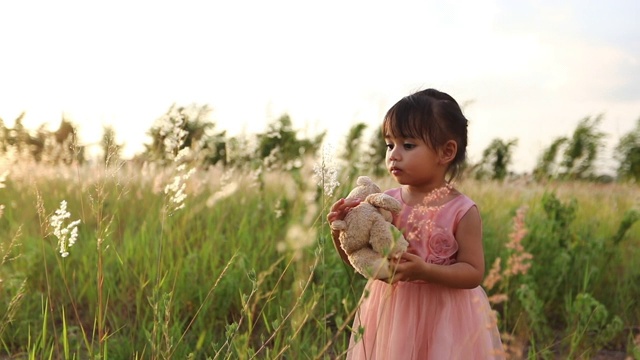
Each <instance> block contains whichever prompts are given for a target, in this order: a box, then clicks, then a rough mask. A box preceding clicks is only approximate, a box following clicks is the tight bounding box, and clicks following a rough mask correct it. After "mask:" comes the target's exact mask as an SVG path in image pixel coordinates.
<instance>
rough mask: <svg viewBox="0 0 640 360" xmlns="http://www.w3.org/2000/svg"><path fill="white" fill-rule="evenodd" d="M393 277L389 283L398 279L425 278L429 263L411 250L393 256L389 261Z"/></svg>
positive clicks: (413, 279) (393, 282)
mask: <svg viewBox="0 0 640 360" xmlns="http://www.w3.org/2000/svg"><path fill="white" fill-rule="evenodd" d="M389 267H390V270H391V273H392V274H393V275H392V277H391V278H390V279H389V283H391V284H395V283H397V282H398V281H415V280H422V279H424V274H425V273H426V272H427V267H428V265H427V263H426V262H425V261H424V260H423V259H422V258H421V257H420V256H418V255H415V254H412V253H410V252H405V253H402V255H400V256H398V257H395V258H392V259H391V260H390V262H389Z"/></svg>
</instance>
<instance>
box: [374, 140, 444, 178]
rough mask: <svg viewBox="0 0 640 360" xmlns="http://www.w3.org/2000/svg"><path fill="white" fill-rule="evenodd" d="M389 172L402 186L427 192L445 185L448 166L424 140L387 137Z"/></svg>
mask: <svg viewBox="0 0 640 360" xmlns="http://www.w3.org/2000/svg"><path fill="white" fill-rule="evenodd" d="M385 141H386V143H387V155H386V164H387V170H388V171H389V173H390V174H391V176H393V177H394V178H395V179H396V181H397V182H398V183H399V184H401V185H410V186H414V187H420V188H424V189H427V190H431V189H433V188H437V187H440V186H442V185H444V182H445V180H444V176H445V173H446V164H443V163H442V161H441V158H440V155H439V153H438V151H436V150H434V149H432V148H431V147H430V146H429V145H428V144H427V143H425V142H424V140H422V139H413V138H398V137H393V136H386V137H385Z"/></svg>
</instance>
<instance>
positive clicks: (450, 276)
mask: <svg viewBox="0 0 640 360" xmlns="http://www.w3.org/2000/svg"><path fill="white" fill-rule="evenodd" d="M455 237H456V240H457V241H458V256H457V262H456V263H455V264H452V265H436V264H430V263H427V262H425V261H424V259H422V258H421V257H419V256H417V255H414V254H410V253H404V254H402V256H401V257H400V258H399V259H398V261H395V262H392V265H391V266H392V271H395V274H394V276H393V279H392V282H397V281H415V280H423V281H427V282H430V283H436V284H441V285H445V286H449V287H452V288H461V289H472V288H475V287H477V286H478V285H480V284H481V283H482V279H483V278H484V250H483V248H482V220H481V219H480V213H479V212H478V208H476V207H475V206H474V207H472V208H471V209H469V211H467V213H466V214H465V215H464V216H463V217H462V219H460V222H459V223H458V229H457V230H456V233H455Z"/></svg>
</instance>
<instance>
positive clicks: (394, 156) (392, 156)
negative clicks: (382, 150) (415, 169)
mask: <svg viewBox="0 0 640 360" xmlns="http://www.w3.org/2000/svg"><path fill="white" fill-rule="evenodd" d="M397 149H398V147H394V148H393V149H391V150H388V151H387V158H388V159H389V161H398V160H399V159H400V153H399V151H398V150H397Z"/></svg>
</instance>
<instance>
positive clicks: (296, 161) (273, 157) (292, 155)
mask: <svg viewBox="0 0 640 360" xmlns="http://www.w3.org/2000/svg"><path fill="white" fill-rule="evenodd" d="M325 134H326V133H325V132H323V133H321V134H319V135H317V136H316V137H314V138H313V139H298V136H297V132H296V131H295V130H293V127H292V123H291V118H290V117H289V115H287V114H285V115H282V116H280V118H278V119H277V120H275V121H274V122H272V123H270V124H269V125H268V127H267V130H266V132H264V133H260V134H257V135H256V138H257V144H258V148H257V153H258V156H259V158H260V159H261V160H262V161H263V163H264V164H265V165H266V166H268V167H270V168H283V169H287V170H289V169H291V168H292V167H293V168H298V167H300V166H301V165H302V157H303V156H304V155H313V154H315V153H316V152H317V150H318V148H319V147H320V145H321V144H322V140H323V139H324V136H325Z"/></svg>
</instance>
